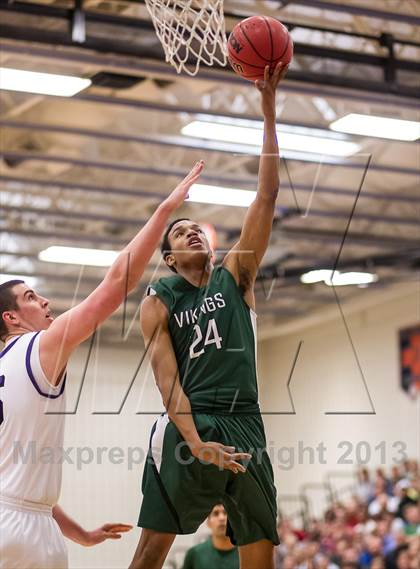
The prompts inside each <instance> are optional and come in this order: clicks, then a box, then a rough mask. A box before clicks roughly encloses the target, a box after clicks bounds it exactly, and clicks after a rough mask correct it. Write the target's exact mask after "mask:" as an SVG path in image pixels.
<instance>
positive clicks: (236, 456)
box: [231, 452, 252, 460]
mask: <svg viewBox="0 0 420 569" xmlns="http://www.w3.org/2000/svg"><path fill="white" fill-rule="evenodd" d="M231 458H232V460H251V458H252V455H251V454H249V453H247V452H235V453H233V454H232V455H231Z"/></svg>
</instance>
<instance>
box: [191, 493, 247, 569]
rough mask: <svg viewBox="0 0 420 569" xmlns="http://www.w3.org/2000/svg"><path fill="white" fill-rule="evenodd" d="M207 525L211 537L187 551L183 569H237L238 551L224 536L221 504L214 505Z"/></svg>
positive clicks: (225, 517)
mask: <svg viewBox="0 0 420 569" xmlns="http://www.w3.org/2000/svg"><path fill="white" fill-rule="evenodd" d="M207 525H208V527H209V528H210V531H211V536H210V537H209V538H208V539H207V540H206V541H205V542H203V543H200V544H199V545H195V546H194V547H192V548H191V549H189V550H188V551H187V554H186V556H185V560H184V565H183V569H216V568H217V569H239V555H238V549H237V548H236V547H235V546H234V545H232V543H231V541H230V539H229V538H228V537H227V536H226V526H227V514H226V511H225V508H224V507H223V505H222V504H216V506H214V508H213V509H212V511H211V512H210V515H209V517H208V518H207Z"/></svg>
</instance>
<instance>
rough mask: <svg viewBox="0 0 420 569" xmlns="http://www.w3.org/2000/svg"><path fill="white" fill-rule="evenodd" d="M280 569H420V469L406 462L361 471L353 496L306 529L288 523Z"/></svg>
mask: <svg viewBox="0 0 420 569" xmlns="http://www.w3.org/2000/svg"><path fill="white" fill-rule="evenodd" d="M278 532H279V537H280V541H281V543H280V545H279V546H277V548H276V552H275V556H276V558H275V560H276V569H292V568H298V569H420V471H419V464H418V462H417V461H415V460H407V461H406V462H404V464H402V465H398V466H394V467H393V468H392V471H391V472H389V473H385V472H384V471H383V470H382V469H378V470H376V471H375V472H372V473H371V472H369V471H368V470H367V469H362V470H360V471H359V472H358V482H357V485H356V488H355V492H354V495H353V496H352V497H351V498H349V499H348V500H343V501H340V502H339V501H337V502H335V503H333V504H332V505H331V506H330V507H329V509H328V510H327V511H326V512H325V514H324V517H323V519H321V520H316V519H313V520H311V521H310V522H309V524H308V527H307V528H306V529H305V530H301V529H297V528H296V527H293V524H292V523H291V522H290V521H288V520H283V521H281V522H280V523H279V527H278Z"/></svg>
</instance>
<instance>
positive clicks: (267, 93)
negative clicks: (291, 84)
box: [255, 61, 289, 118]
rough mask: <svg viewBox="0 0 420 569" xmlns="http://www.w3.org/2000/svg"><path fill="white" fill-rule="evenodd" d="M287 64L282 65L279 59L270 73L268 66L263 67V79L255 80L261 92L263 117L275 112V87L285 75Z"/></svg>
mask: <svg viewBox="0 0 420 569" xmlns="http://www.w3.org/2000/svg"><path fill="white" fill-rule="evenodd" d="M288 68H289V65H283V63H282V62H281V61H280V62H279V63H278V64H277V65H276V68H275V70H274V71H273V73H272V74H271V75H270V67H269V66H268V65H266V67H265V69H264V80H261V79H258V80H257V81H255V86H256V88H257V89H258V91H259V92H260V93H261V95H262V96H261V107H262V111H263V114H264V116H265V117H270V118H272V117H273V116H274V117H275V114H276V89H277V86H278V84H279V83H280V81H282V80H283V79H284V77H285V76H286V73H287V70H288Z"/></svg>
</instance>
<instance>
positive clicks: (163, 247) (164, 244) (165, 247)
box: [160, 217, 191, 273]
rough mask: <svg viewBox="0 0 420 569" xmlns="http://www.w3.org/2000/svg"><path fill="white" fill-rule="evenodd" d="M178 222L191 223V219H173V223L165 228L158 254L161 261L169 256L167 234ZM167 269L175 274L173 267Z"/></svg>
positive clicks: (170, 250)
mask: <svg viewBox="0 0 420 569" xmlns="http://www.w3.org/2000/svg"><path fill="white" fill-rule="evenodd" d="M180 221H191V219H189V218H188V217H180V218H179V219H175V221H172V222H171V223H170V224H169V225H168V227H167V228H166V231H165V233H164V235H163V239H162V243H161V245H160V252H161V253H162V257H163V260H164V261H166V257H167V256H168V255H170V254H171V252H172V249H171V244H170V243H169V233H170V232H171V229H172V227H173V226H174V225H176V224H177V223H179V222H180ZM168 268H169V269H170V270H171V271H172V272H173V273H176V272H177V270H176V269H175V267H169V265H168Z"/></svg>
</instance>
